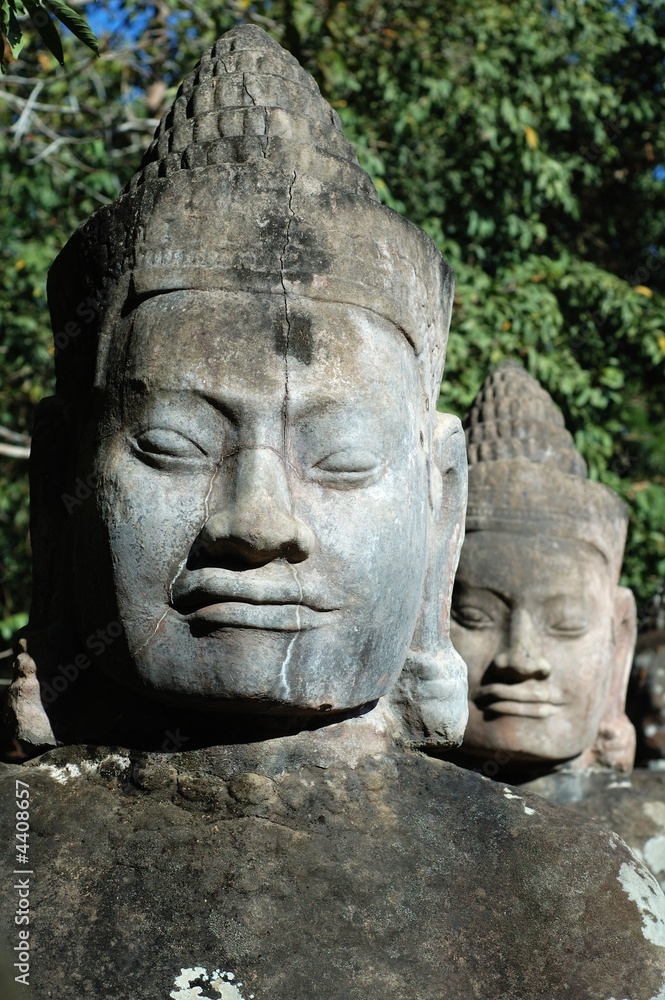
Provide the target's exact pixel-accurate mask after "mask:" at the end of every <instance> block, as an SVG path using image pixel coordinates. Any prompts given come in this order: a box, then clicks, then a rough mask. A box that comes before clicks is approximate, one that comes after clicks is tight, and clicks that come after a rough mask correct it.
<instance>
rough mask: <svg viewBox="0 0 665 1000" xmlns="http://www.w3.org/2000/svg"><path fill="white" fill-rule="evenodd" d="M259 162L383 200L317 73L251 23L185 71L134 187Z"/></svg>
mask: <svg viewBox="0 0 665 1000" xmlns="http://www.w3.org/2000/svg"><path fill="white" fill-rule="evenodd" d="M251 160H269V161H270V162H272V163H274V164H275V165H277V166H281V167H282V168H285V169H287V170H294V169H295V170H301V171H306V172H308V173H311V174H314V175H316V176H318V177H319V178H320V179H321V180H326V182H327V183H328V184H333V185H334V186H336V187H343V188H345V189H347V190H350V191H354V192H355V193H357V194H359V195H361V196H363V197H365V198H368V199H369V200H371V201H378V198H377V196H376V191H375V190H374V186H373V184H372V182H371V181H370V179H369V177H368V176H367V174H366V173H365V171H364V170H362V169H361V168H360V167H359V165H358V161H357V159H356V155H355V152H354V150H353V147H352V145H351V143H350V142H348V140H347V139H345V138H344V136H343V134H342V126H341V122H340V119H339V115H338V114H337V112H336V111H335V110H334V109H333V108H331V107H330V105H329V104H328V103H327V101H325V100H324V98H323V97H322V96H321V92H320V91H319V88H318V86H317V84H316V82H315V80H314V79H313V77H312V76H311V75H310V74H309V73H307V72H306V71H305V70H304V69H303V68H302V67H301V66H300V64H299V63H298V61H297V60H296V59H294V57H293V56H292V55H291V54H290V53H289V52H287V51H286V50H285V49H283V48H282V47H281V46H280V45H278V44H277V42H275V41H274V40H273V39H272V38H271V37H270V36H269V35H267V34H266V32H265V31H263V30H262V29H261V28H259V27H257V26H256V25H250V24H245V25H241V26H239V27H237V28H234V29H232V30H231V31H229V32H228V33H227V34H225V35H224V36H223V37H222V38H220V39H219V41H217V42H216V43H215V44H214V45H213V46H212V47H211V48H210V49H208V51H207V52H206V53H205V54H204V55H203V57H202V58H201V61H200V62H199V63H198V65H197V66H196V67H195V69H194V70H193V71H192V72H191V73H190V74H189V75H188V76H186V77H185V79H184V80H183V82H182V84H181V85H180V88H179V90H178V93H177V95H176V99H175V101H174V103H173V105H172V107H171V108H169V110H168V111H167V112H166V113H165V114H164V115H163V116H162V119H161V121H160V123H159V126H158V128H157V131H156V133H155V137H154V139H153V141H152V143H151V144H150V146H149V148H148V150H147V151H146V154H145V156H144V157H143V161H142V163H141V167H140V168H139V170H138V171H137V173H136V174H135V175H134V177H133V178H132V180H131V181H130V183H129V185H128V186H127V188H126V190H128V191H134V190H135V189H136V188H137V187H140V186H141V185H142V184H144V183H145V182H146V181H149V180H150V179H152V178H156V177H169V176H171V175H172V174H174V173H176V172H177V171H180V170H196V169H199V168H203V167H211V166H215V165H217V164H222V163H247V162H249V161H251Z"/></svg>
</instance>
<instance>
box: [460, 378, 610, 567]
mask: <svg viewBox="0 0 665 1000" xmlns="http://www.w3.org/2000/svg"><path fill="white" fill-rule="evenodd" d="M464 428H465V433H466V438H467V453H468V460H469V501H468V505H467V513H466V531H467V534H469V533H470V532H472V531H486V530H490V531H509V532H511V533H522V532H527V533H530V534H541V535H543V536H549V537H553V538H574V539H576V540H578V541H580V542H585V543H588V544H590V545H592V546H593V547H595V548H596V549H597V550H598V551H599V552H601V553H602V554H603V556H604V557H605V558H606V559H607V561H608V563H609V564H610V566H611V567H612V572H613V573H614V574H615V577H616V579H617V580H618V578H619V572H620V569H621V561H622V558H623V549H624V545H625V541H626V528H627V523H628V511H627V508H626V506H625V504H624V503H623V501H622V500H621V499H620V498H619V497H618V496H617V495H616V494H615V493H614V492H613V491H612V490H610V489H608V487H607V486H604V485H602V484H601V483H596V482H593V481H591V480H589V479H587V467H586V463H585V462H584V459H583V458H582V456H581V455H580V454H579V452H578V451H577V449H576V448H575V444H574V442H573V439H572V437H571V435H570V434H569V433H568V431H567V430H566V428H565V426H564V419H563V415H562V414H561V411H560V410H559V408H558V406H556V404H555V403H554V401H553V400H552V398H551V396H550V395H549V393H547V392H546V391H545V390H544V389H543V388H542V386H541V385H540V384H539V382H537V381H536V379H535V378H532V376H531V375H529V374H528V372H526V371H525V369H524V368H523V367H522V366H521V365H520V364H518V363H517V362H515V361H506V362H504V363H503V364H502V365H500V366H499V367H498V368H497V369H496V371H494V372H493V373H492V374H491V375H490V376H489V377H488V378H487V379H486V380H485V382H484V384H483V386H482V388H481V390H480V392H479V393H478V396H477V397H476V399H475V401H474V403H473V406H472V407H471V410H470V411H469V413H468V415H467V417H466V418H465V420H464Z"/></svg>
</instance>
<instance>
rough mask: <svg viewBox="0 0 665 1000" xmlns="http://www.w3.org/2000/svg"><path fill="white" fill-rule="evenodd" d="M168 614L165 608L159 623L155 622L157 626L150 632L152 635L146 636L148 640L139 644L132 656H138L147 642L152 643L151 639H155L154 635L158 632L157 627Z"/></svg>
mask: <svg viewBox="0 0 665 1000" xmlns="http://www.w3.org/2000/svg"><path fill="white" fill-rule="evenodd" d="M168 613H169V608H167V609H166V611H165V612H164V614H163V615H162V617H161V618H160V619H159V621H158V622H157V624H156V625H155V627H154V629H153V631H152V634H151V635H149V636H148V638H147V639H146V640H145V641H144V642H142V643H141V645H140V646H139V648H138V649H137V650H136V652H135V653H134V654H133V655H134V656H138V654H139V653H140V652H141V651H142V650H143V649H145V647H146V646H147V645H148V643H149V642H152V640H153V639H154V638H155V636H156V635H157V633H158V632H159V627H160V625H161V624H162V622H163V621H164V619H165V618H166V616H167V615H168Z"/></svg>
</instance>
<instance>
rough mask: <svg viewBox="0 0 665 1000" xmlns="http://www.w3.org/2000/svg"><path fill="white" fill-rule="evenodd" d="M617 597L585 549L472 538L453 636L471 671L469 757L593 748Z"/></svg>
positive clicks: (461, 573) (568, 753) (596, 556)
mask: <svg viewBox="0 0 665 1000" xmlns="http://www.w3.org/2000/svg"><path fill="white" fill-rule="evenodd" d="M616 591H617V588H616V586H614V585H613V581H612V574H611V571H610V569H609V567H608V565H607V563H606V562H605V560H604V558H603V557H602V555H601V554H600V553H599V552H598V551H597V550H596V549H594V548H592V547H591V546H590V545H587V544H585V543H583V542H579V541H576V540H572V539H564V538H553V537H548V536H538V535H535V534H533V535H531V534H523V533H520V534H511V533H510V532H502V531H476V532H473V533H471V534H469V535H467V538H466V540H465V542H464V545H463V547H462V555H461V559H460V564H459V570H458V575H457V578H456V581H455V590H454V593H453V606H452V625H451V636H452V639H453V642H454V644H455V646H456V648H457V649H458V650H459V652H460V653H461V655H462V657H463V658H464V660H466V663H467V666H468V670H469V724H468V727H467V730H466V733H465V737H464V744H465V747H467V749H468V750H470V751H472V752H481V751H486V750H490V751H493V750H499V749H502V750H505V751H506V752H507V753H509V754H511V756H512V757H513V759H515V760H539V759H541V760H565V759H569V758H571V757H575V756H577V755H578V754H580V753H581V752H582V751H583V750H585V749H586V748H588V747H590V746H591V745H592V744H593V742H594V739H595V738H596V736H597V734H598V731H599V727H600V724H601V720H602V717H603V712H604V710H605V706H606V701H607V694H608V690H609V686H610V683H611V675H612V671H613V668H614V664H613V661H614V654H615V646H614V642H613V615H614V599H615V594H616Z"/></svg>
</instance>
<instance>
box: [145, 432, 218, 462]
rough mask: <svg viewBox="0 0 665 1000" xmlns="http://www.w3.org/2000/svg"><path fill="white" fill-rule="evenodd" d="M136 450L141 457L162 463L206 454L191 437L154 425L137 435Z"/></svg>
mask: <svg viewBox="0 0 665 1000" xmlns="http://www.w3.org/2000/svg"><path fill="white" fill-rule="evenodd" d="M135 451H136V452H137V453H138V455H139V457H140V458H143V459H145V460H148V461H149V462H151V463H152V464H161V465H164V464H166V463H168V462H169V460H178V459H180V460H187V459H194V460H196V459H200V458H203V457H205V455H206V453H205V451H204V450H203V448H201V446H200V445H198V444H196V442H195V441H192V440H191V438H188V437H187V436H186V435H185V434H181V433H180V431H174V430H171V429H169V428H167V427H153V428H151V429H150V430H147V431H143V432H142V433H141V434H139V435H137V437H136V440H135Z"/></svg>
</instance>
